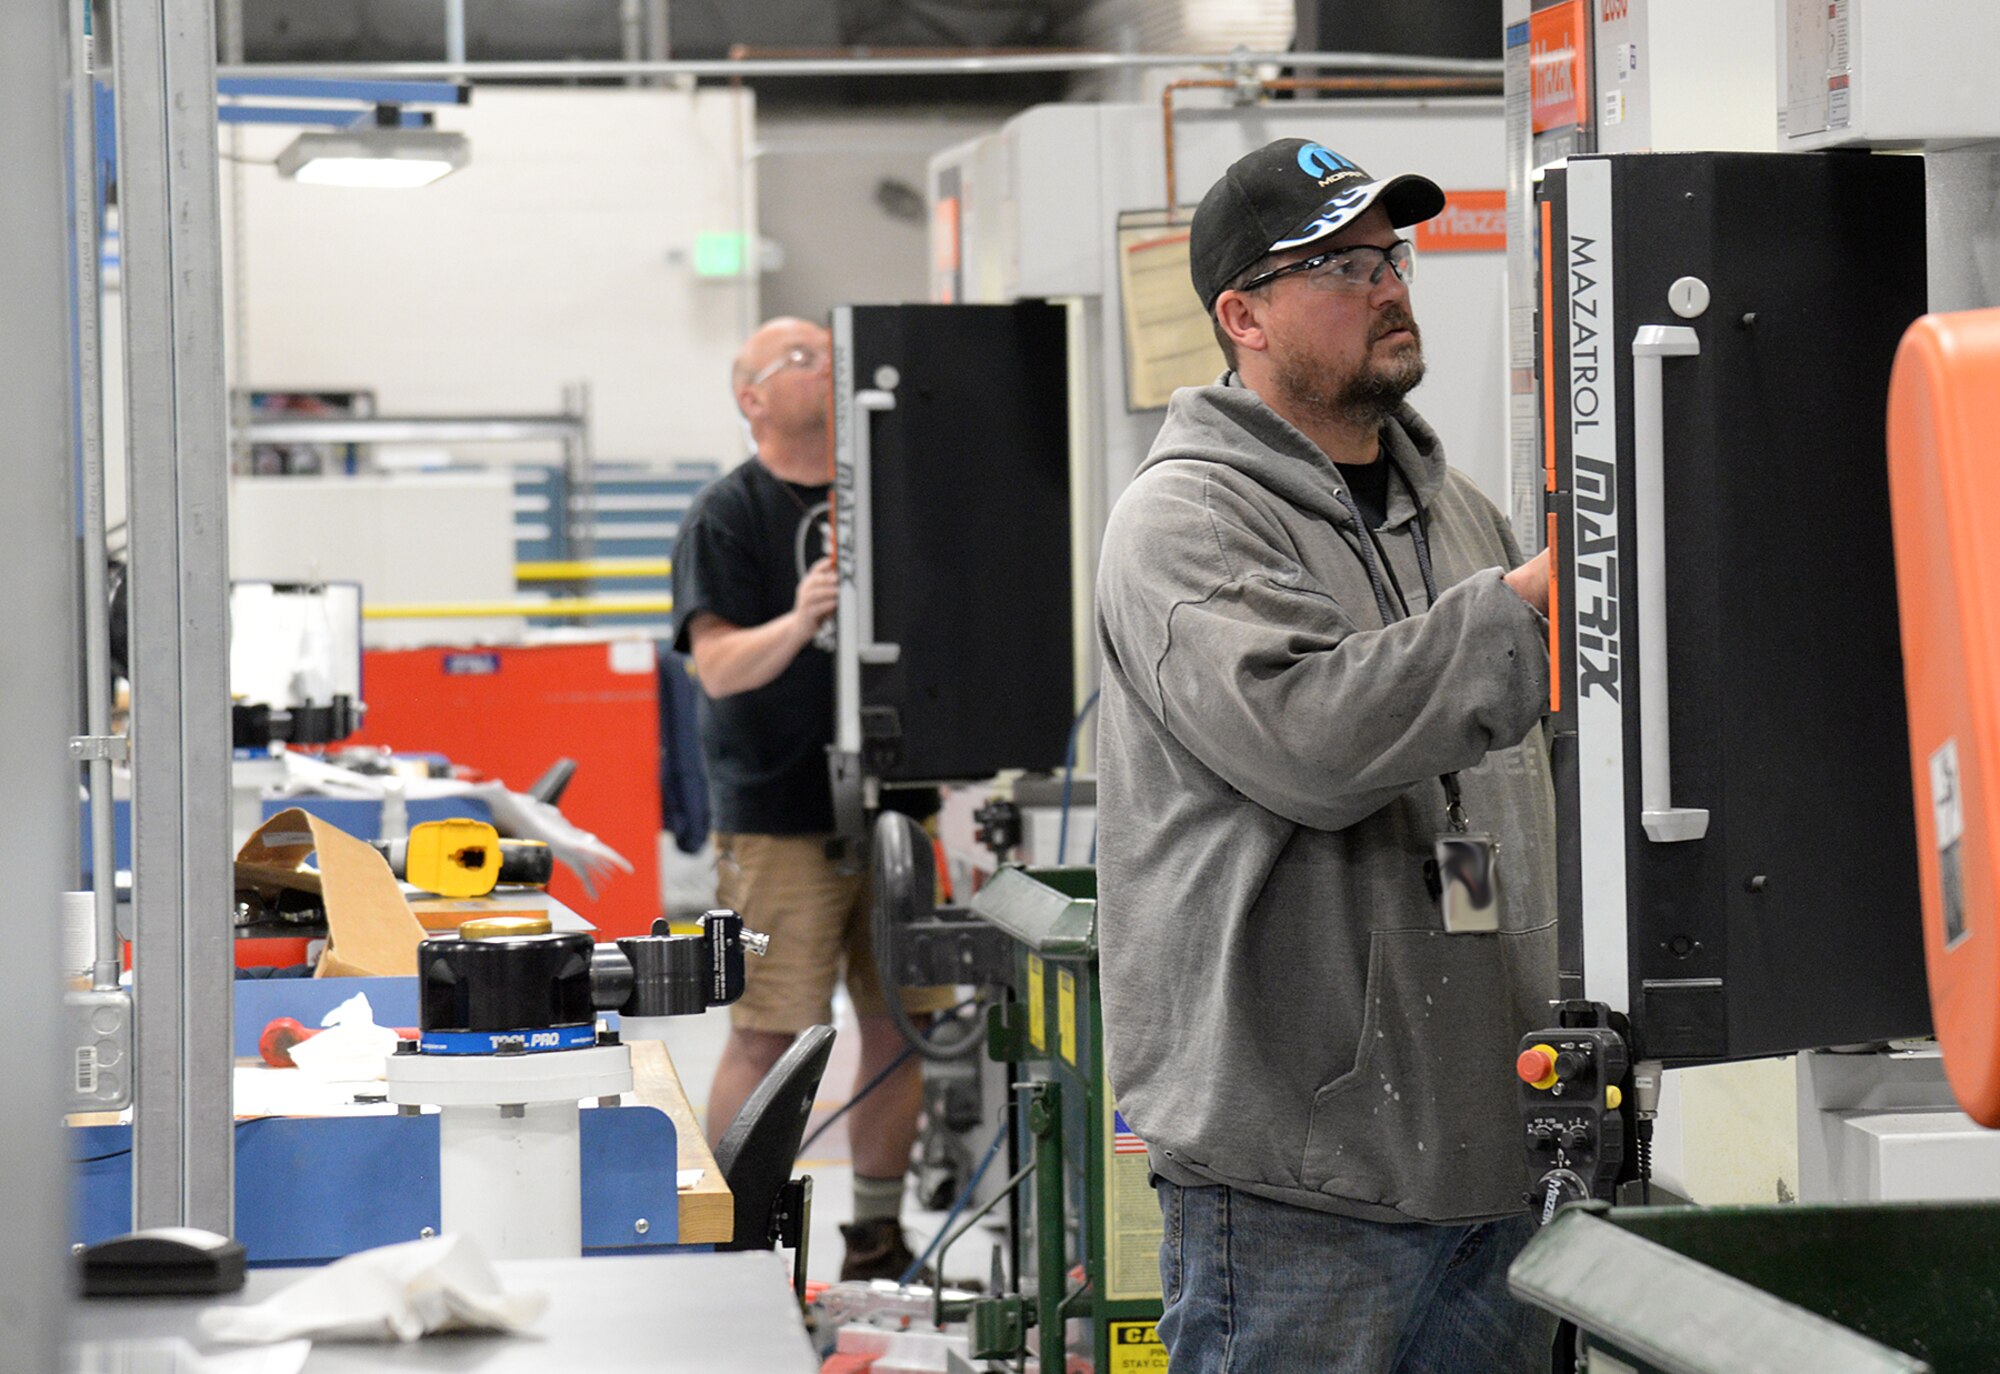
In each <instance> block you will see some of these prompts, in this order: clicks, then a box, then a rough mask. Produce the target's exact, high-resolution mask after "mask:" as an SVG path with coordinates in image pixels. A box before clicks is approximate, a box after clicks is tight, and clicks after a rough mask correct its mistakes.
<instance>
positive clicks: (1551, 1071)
mask: <svg viewBox="0 0 2000 1374" xmlns="http://www.w3.org/2000/svg"><path fill="white" fill-rule="evenodd" d="M1514 1072H1515V1073H1516V1074H1518V1075H1520V1078H1521V1081H1522V1082H1523V1083H1526V1084H1528V1085H1529V1086H1530V1087H1535V1088H1547V1087H1549V1086H1551V1085H1552V1084H1554V1083H1555V1081H1556V1052H1555V1051H1554V1050H1553V1049H1551V1048H1549V1046H1547V1045H1532V1046H1530V1047H1529V1048H1527V1049H1525V1050H1522V1051H1521V1054H1520V1057H1519V1058H1517V1059H1516V1060H1515V1061H1514Z"/></svg>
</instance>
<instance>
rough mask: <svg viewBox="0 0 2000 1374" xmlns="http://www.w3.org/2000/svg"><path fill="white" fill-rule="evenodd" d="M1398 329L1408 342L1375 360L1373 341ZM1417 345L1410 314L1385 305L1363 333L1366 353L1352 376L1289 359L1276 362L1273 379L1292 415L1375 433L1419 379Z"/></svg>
mask: <svg viewBox="0 0 2000 1374" xmlns="http://www.w3.org/2000/svg"><path fill="white" fill-rule="evenodd" d="M1398 329H1407V330H1409V331H1410V340H1409V342H1407V343H1404V344H1402V345H1400V346H1399V347H1397V348H1394V349H1391V350H1389V351H1388V352H1386V353H1385V354H1383V355H1381V356H1377V355H1376V353H1375V343H1376V341H1377V340H1378V339H1380V338H1381V337H1382V336H1383V335H1385V334H1388V333H1391V332H1392V331H1394V330H1398ZM1423 345H1424V340H1423V335H1422V334H1421V333H1420V332H1418V330H1417V322H1416V320H1415V319H1414V318H1413V317H1412V316H1411V314H1410V312H1409V311H1408V310H1406V309H1404V308H1402V307H1401V306H1387V307H1385V308H1384V309H1383V311H1382V314H1381V317H1380V318H1378V319H1377V320H1376V321H1375V322H1374V324H1373V325H1372V326H1371V327H1370V329H1369V331H1368V353H1367V354H1366V355H1365V356H1364V357H1363V358H1362V360H1361V365H1360V366H1359V367H1357V368H1355V369H1354V370H1353V371H1352V372H1350V373H1348V374H1347V375H1345V376H1336V375H1333V373H1332V372H1331V370H1330V369H1329V368H1328V367H1327V366H1326V365H1325V364H1324V363H1323V362H1321V361H1320V360H1319V359H1318V358H1314V357H1308V356H1304V355H1301V354H1293V355H1291V356H1289V357H1287V358H1285V359H1283V360H1281V361H1280V362H1279V363H1278V366H1277V373H1276V378H1275V380H1276V382H1277V385H1278V389H1279V390H1280V391H1281V392H1283V393H1284V395H1285V397H1286V399H1287V400H1289V401H1290V402H1291V403H1292V406H1293V407H1294V408H1295V409H1296V410H1298V411H1300V412H1302V413H1304V414H1307V415H1310V416H1312V417H1313V418H1315V419H1318V420H1322V421H1325V422H1327V423H1330V424H1337V425H1344V426H1348V427H1351V428H1354V429H1360V430H1375V429H1378V428H1380V427H1381V424H1382V422H1383V421H1384V420H1386V419H1388V418H1389V417H1390V416H1392V415H1394V414H1395V413H1396V410H1397V408H1398V407H1399V406H1401V405H1402V404H1403V398H1404V397H1405V396H1407V395H1409V394H1410V392H1411V391H1412V390H1414V389H1415V387H1416V385H1417V383H1418V382H1421V381H1422V380H1423V379H1424V346H1423Z"/></svg>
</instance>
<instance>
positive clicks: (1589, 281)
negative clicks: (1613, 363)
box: [1569, 234, 1621, 702]
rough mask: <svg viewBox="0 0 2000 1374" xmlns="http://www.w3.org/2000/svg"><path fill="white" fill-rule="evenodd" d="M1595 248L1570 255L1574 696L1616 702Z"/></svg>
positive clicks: (1611, 474) (1614, 477)
mask: <svg viewBox="0 0 2000 1374" xmlns="http://www.w3.org/2000/svg"><path fill="white" fill-rule="evenodd" d="M1596 246H1597V240H1595V239H1592V238H1586V237H1585V236H1583V235H1581V234H1577V235H1572V236H1571V238H1570V247H1569V278H1570V299H1569V425H1570V444H1571V453H1572V457H1573V468H1574V471H1573V474H1572V479H1571V480H1572V483H1573V490H1574V492H1575V501H1576V553H1575V555H1574V556H1575V559H1576V664H1577V679H1578V681H1577V686H1576V692H1577V696H1578V697H1580V698H1583V697H1589V696H1591V695H1593V694H1595V695H1598V696H1603V697H1609V698H1610V699H1611V700H1612V701H1614V702H1615V701H1618V700H1619V699H1620V698H1619V694H1618V693H1619V658H1620V642H1621V629H1620V619H1619V614H1618V469H1617V466H1616V464H1615V463H1614V462H1613V458H1612V455H1613V453H1614V448H1613V445H1614V444H1615V442H1616V436H1614V435H1613V434H1612V433H1610V431H1609V430H1607V429H1606V428H1605V426H1604V423H1603V421H1602V420H1601V419H1600V418H1599V416H1598V411H1599V410H1601V409H1602V408H1603V406H1604V393H1603V391H1602V390H1601V389H1600V388H1601V387H1603V386H1606V385H1608V383H1609V376H1610V374H1609V372H1608V371H1607V370H1606V369H1605V367H1604V362H1603V350H1602V348H1601V343H1602V339H1601V329H1600V325H1599V311H1600V309H1601V308H1602V307H1603V306H1604V304H1605V303H1604V301H1603V299H1602V293H1601V291H1600V290H1599V287H1598V282H1597V278H1595V277H1594V276H1592V275H1591V269H1593V268H1594V267H1596V265H1597V259H1596V257H1595V256H1594V255H1593V254H1592V252H1591V250H1592V249H1593V248H1595V247H1596Z"/></svg>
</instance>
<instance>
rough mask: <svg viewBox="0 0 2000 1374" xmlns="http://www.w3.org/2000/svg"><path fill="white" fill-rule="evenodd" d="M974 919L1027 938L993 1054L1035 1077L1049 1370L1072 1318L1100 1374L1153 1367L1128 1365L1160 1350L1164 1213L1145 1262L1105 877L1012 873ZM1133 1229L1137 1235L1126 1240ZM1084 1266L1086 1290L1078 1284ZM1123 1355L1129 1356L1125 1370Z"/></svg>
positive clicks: (1030, 1112)
mask: <svg viewBox="0 0 2000 1374" xmlns="http://www.w3.org/2000/svg"><path fill="white" fill-rule="evenodd" d="M972 910H973V912H974V913H975V914H976V915H978V916H980V917H982V918H983V919H985V920H986V921H988V922H990V923H992V924H993V925H995V926H997V927H999V928H1000V929H1001V930H1003V931H1005V932H1007V933H1008V934H1009V935H1010V936H1012V937H1013V939H1014V941H1015V956H1014V972H1015V987H1016V988H1017V989H1019V990H1020V993H1021V1000H1020V1002H1019V1003H1017V1004H1016V1007H1015V1013H1016V1014H1015V1015H1014V1017H1012V1018H1011V1019H998V1020H996V1023H995V1026H994V1032H993V1035H992V1044H993V1049H994V1051H995V1053H994V1057H995V1058H997V1059H1001V1060H1003V1061H1004V1062H1007V1063H1009V1064H1011V1065H1013V1066H1014V1067H1015V1068H1016V1070H1017V1077H1016V1081H1020V1080H1021V1079H1023V1078H1026V1079H1030V1080H1032V1081H1030V1082H1028V1083H1027V1085H1026V1086H1025V1087H1024V1088H1023V1089H1022V1092H1023V1094H1024V1096H1025V1123H1026V1126H1027V1134H1028V1139H1029V1140H1030V1141H1032V1143H1033V1147H1034V1160H1035V1169H1034V1175H1035V1193H1034V1211H1033V1230H1034V1237H1035V1248H1034V1252H1033V1253H1034V1266H1035V1275H1034V1285H1035V1288H1034V1291H1035V1298H1034V1303H1033V1309H1034V1310H1033V1318H1032V1320H1033V1324H1034V1325H1036V1326H1037V1327H1038V1328H1039V1330H1038V1331H1037V1332H1036V1334H1035V1337H1034V1339H1035V1340H1036V1342H1037V1349H1038V1351H1039V1355H1040V1359H1041V1362H1042V1368H1043V1369H1044V1370H1061V1369H1062V1368H1064V1360H1065V1336H1066V1331H1067V1326H1068V1322H1069V1320H1070V1319H1072V1318H1082V1319H1085V1320H1086V1321H1087V1323H1088V1326H1089V1329H1090V1333H1091V1334H1090V1346H1091V1356H1092V1360H1093V1365H1094V1367H1095V1368H1096V1369H1098V1370H1099V1371H1111V1370H1115V1369H1122V1368H1132V1367H1143V1366H1139V1365H1136V1364H1134V1363H1132V1362H1131V1361H1130V1357H1131V1356H1132V1355H1133V1353H1134V1347H1141V1348H1143V1347H1149V1346H1151V1347H1154V1348H1155V1349H1156V1348H1157V1347H1156V1344H1155V1343H1156V1342H1157V1339H1158V1338H1157V1336H1156V1335H1155V1334H1154V1332H1153V1324H1154V1323H1156V1322H1157V1321H1158V1320H1159V1317H1160V1294H1159V1279H1158V1274H1159V1269H1158V1263H1157V1245H1158V1230H1157V1227H1158V1213H1157V1211H1154V1212H1152V1213H1151V1217H1150V1220H1151V1223H1152V1226H1153V1228H1154V1229H1153V1230H1152V1232H1151V1241H1150V1244H1147V1245H1145V1246H1144V1247H1143V1249H1144V1254H1143V1255H1140V1254H1139V1253H1138V1251H1137V1250H1127V1249H1125V1248H1124V1246H1126V1245H1130V1244H1131V1243H1132V1242H1130V1241H1129V1240H1128V1241H1125V1242H1122V1243H1121V1242H1120V1241H1119V1240H1118V1239H1117V1238H1116V1236H1115V1235H1114V1228H1113V1226H1112V1220H1111V1219H1112V1217H1113V1214H1114V1210H1115V1209H1116V1208H1117V1207H1118V1206H1119V1200H1118V1197H1117V1195H1116V1184H1117V1182H1118V1180H1117V1179H1116V1178H1114V1177H1113V1175H1112V1173H1111V1170H1112V1169H1125V1168H1143V1167H1144V1156H1142V1155H1134V1154H1126V1155H1122V1156H1119V1155H1114V1154H1113V1152H1112V1149H1113V1134H1114V1133H1113V1130H1112V1125H1111V1123H1112V1099H1111V1088H1110V1084H1109V1082H1108V1081H1107V1080H1106V1078H1105V1072H1104V1022H1103V1016H1102V1012H1101V1010H1100V1003H1099V998H1098V986H1097V874H1096V871H1095V870H1094V869H1090V868H1054V869H1032V870H1030V869H1020V868H1008V869H1002V870H1001V871H1000V872H999V873H998V874H996V875H995V876H994V877H993V878H992V879H991V880H990V881H989V882H988V883H987V884H986V885H985V886H984V887H982V888H981V889H980V890H979V892H978V893H977V894H976V895H975V896H974V898H973V900H972ZM1037 1041H1038V1042H1039V1043H1036V1042H1037ZM1116 1160H1127V1161H1131V1163H1129V1164H1127V1163H1114V1162H1113V1161H1116ZM1127 1220H1128V1222H1129V1221H1130V1218H1127ZM1132 1229H1133V1228H1132V1227H1130V1226H1129V1225H1128V1227H1127V1228H1126V1234H1127V1235H1128V1236H1129V1235H1130V1234H1131V1233H1132ZM1121 1260H1122V1262H1123V1263H1122V1269H1120V1268H1119V1267H1118V1266H1119V1263H1120V1261H1121ZM1141 1260H1143V1263H1144V1265H1145V1272H1146V1274H1148V1275H1149V1276H1150V1281H1149V1283H1148V1284H1146V1285H1145V1290H1144V1291H1138V1290H1137V1289H1135V1286H1134V1285H1132V1284H1131V1283H1130V1282H1129V1279H1130V1276H1131V1275H1132V1274H1133V1272H1134V1270H1135V1267H1136V1266H1137V1264H1138V1263H1139V1262H1140V1261H1141ZM1077 1264H1081V1266H1082V1269H1083V1273H1084V1282H1083V1283H1082V1284H1081V1285H1075V1284H1073V1283H1072V1282H1071V1280H1070V1278H1069V1274H1070V1271H1071V1269H1072V1268H1073V1267H1074V1266H1075V1265H1077ZM1121 1273H1122V1275H1123V1280H1122V1281H1121ZM1114 1293H1115V1294H1116V1296H1113V1294H1114ZM1114 1345H1117V1346H1119V1347H1120V1351H1119V1355H1120V1358H1119V1359H1118V1360H1117V1361H1116V1362H1115V1363H1114V1359H1113V1355H1114ZM1079 1353H1080V1352H1079ZM1159 1367H1164V1361H1163V1360H1162V1362H1161V1364H1160V1366H1159Z"/></svg>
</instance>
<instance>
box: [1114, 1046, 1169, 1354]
mask: <svg viewBox="0 0 2000 1374" xmlns="http://www.w3.org/2000/svg"><path fill="white" fill-rule="evenodd" d="M1103 1094H1104V1123H1103V1125H1104V1241H1105V1244H1104V1250H1105V1254H1104V1296H1105V1297H1107V1298H1109V1299H1111V1300H1112V1301H1113V1302H1122V1301H1126V1300H1130V1299H1146V1300H1150V1301H1153V1302H1158V1301H1159V1300H1160V1241H1161V1239H1162V1237H1163V1234H1164V1231H1165V1227H1164V1226H1163V1224H1162V1222H1161V1218H1160V1200H1159V1198H1158V1197H1157V1196H1156V1195H1155V1194H1154V1192H1153V1184H1152V1178H1151V1176H1150V1173H1149V1171H1148V1169H1147V1165H1146V1142H1145V1141H1143V1140H1141V1139H1140V1138H1139V1137H1138V1135H1137V1133H1136V1132H1134V1131H1133V1130H1132V1128H1131V1127H1130V1126H1129V1125H1127V1124H1126V1122H1125V1118H1124V1117H1123V1116H1122V1115H1121V1114H1120V1113H1119V1111H1118V1108H1117V1106H1116V1104H1115V1103H1113V1102H1112V1100H1111V1084H1110V1083H1109V1082H1108V1081H1105V1082H1103ZM1146 1367H1147V1366H1143V1365H1142V1366H1139V1368H1146ZM1165 1367H1166V1366H1164V1365H1162V1366H1161V1368H1163V1369H1164V1368H1165Z"/></svg>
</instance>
